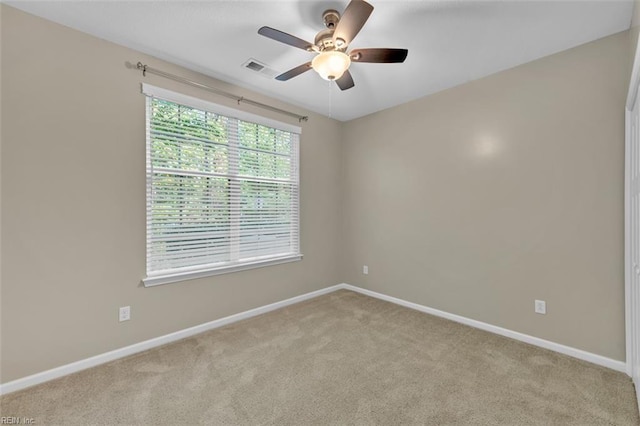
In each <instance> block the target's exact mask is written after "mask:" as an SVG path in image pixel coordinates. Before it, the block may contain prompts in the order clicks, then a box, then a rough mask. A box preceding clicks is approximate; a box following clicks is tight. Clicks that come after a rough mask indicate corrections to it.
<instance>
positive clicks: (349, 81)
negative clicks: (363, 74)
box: [336, 70, 355, 90]
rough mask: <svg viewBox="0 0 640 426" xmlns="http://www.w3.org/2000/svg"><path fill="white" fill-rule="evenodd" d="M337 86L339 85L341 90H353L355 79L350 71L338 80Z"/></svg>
mask: <svg viewBox="0 0 640 426" xmlns="http://www.w3.org/2000/svg"><path fill="white" fill-rule="evenodd" d="M336 84H337V85H338V87H339V88H340V90H347V89H351V88H352V87H353V86H355V83H354V82H353V77H352V76H351V73H350V72H349V70H346V71H345V72H344V74H342V77H340V78H339V79H337V80H336Z"/></svg>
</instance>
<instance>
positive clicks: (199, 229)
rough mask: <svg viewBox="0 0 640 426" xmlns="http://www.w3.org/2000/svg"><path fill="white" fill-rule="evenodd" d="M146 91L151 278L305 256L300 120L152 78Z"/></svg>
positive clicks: (172, 278)
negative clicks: (194, 94) (269, 116)
mask: <svg viewBox="0 0 640 426" xmlns="http://www.w3.org/2000/svg"><path fill="white" fill-rule="evenodd" d="M143 92H144V93H145V94H147V278H146V279H145V280H144V283H145V285H157V284H164V283H167V282H173V281H178V280H183V279H189V278H197V277H201V276H206V275H212V274H216V273H221V272H230V271H235V270H239V269H246V268H248V267H256V266H263V265H269V264H273V263H281V262H285V261H292V260H298V259H300V256H301V255H300V244H299V211H298V210H299V207H298V206H299V202H298V201H299V171H298V157H299V155H298V152H299V137H300V136H299V133H300V131H299V128H295V127H294V126H290V125H287V124H284V123H278V122H273V121H269V120H266V119H264V118H262V117H257V116H253V115H249V114H246V113H243V112H241V111H235V110H230V109H226V108H223V107H221V106H218V105H215V104H210V103H208V102H206V101H202V100H198V99H195V98H190V97H187V96H184V95H179V94H176V93H173V92H169V91H166V90H163V89H159V88H155V87H152V86H148V85H143ZM221 111H222V112H224V113H225V114H226V115H223V114H221V113H220V112H221ZM238 116H242V118H243V119H241V118H236V117H238ZM247 118H248V119H247ZM258 121H260V122H262V123H258ZM292 130H293V131H292ZM295 130H298V131H297V132H296V131H295Z"/></svg>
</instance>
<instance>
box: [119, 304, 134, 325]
mask: <svg viewBox="0 0 640 426" xmlns="http://www.w3.org/2000/svg"><path fill="white" fill-rule="evenodd" d="M119 313H120V315H119V317H118V318H119V320H120V322H122V321H129V320H130V319H131V306H123V307H121V308H120V312H119Z"/></svg>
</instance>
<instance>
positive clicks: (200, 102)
mask: <svg viewBox="0 0 640 426" xmlns="http://www.w3.org/2000/svg"><path fill="white" fill-rule="evenodd" d="M142 93H143V94H144V95H145V127H146V173H145V174H146V195H145V201H146V206H147V207H146V213H145V224H146V238H145V241H146V245H145V255H146V256H145V265H146V266H145V269H146V277H145V278H144V279H143V280H142V283H143V284H144V286H145V287H151V286H156V285H161V284H168V283H173V282H178V281H185V280H191V279H196V278H203V277H208V276H214V275H220V274H227V273H232V272H238V271H244V270H248V269H254V268H261V267H265V266H271V265H277V264H282V263H289V262H296V261H299V260H301V259H302V257H303V255H302V252H301V247H300V229H301V226H300V168H299V165H300V152H299V144H300V135H301V133H302V128H301V127H299V126H295V125H292V124H288V123H283V122H280V121H277V120H273V119H270V118H267V117H263V116H260V115H256V114H252V113H249V112H246V111H241V110H237V109H234V108H230V107H227V106H223V105H219V104H216V103H214V102H210V101H207V100H204V99H200V98H196V97H192V96H188V95H184V94H182V93H178V92H174V91H171V90H168V89H163V88H160V87H157V86H153V85H150V84H146V83H142ZM152 98H156V99H160V100H163V101H168V102H172V103H176V104H180V105H183V106H186V107H189V108H194V109H197V110H201V111H206V112H210V113H213V114H217V115H220V116H224V117H227V118H230V119H233V120H239V121H244V122H249V123H253V124H258V125H262V126H267V127H270V128H273V129H277V130H282V131H285V132H289V133H294V134H297V135H298V137H297V140H296V143H295V144H293V146H292V153H291V155H292V159H294V156H295V159H294V160H295V167H296V170H295V173H294V174H293V176H292V181H293V182H294V184H295V188H296V191H297V196H296V197H295V201H294V202H292V211H293V212H294V214H295V218H296V223H295V225H294V226H296V227H297V228H296V231H297V232H296V237H297V241H296V243H295V247H296V248H297V253H294V254H286V255H282V256H277V255H275V256H269V257H268V258H264V259H260V258H255V259H256V260H252V261H237V262H234V263H232V264H227V265H221V266H216V267H208V268H207V267H206V265H198V266H191V267H183V268H180V269H179V270H177V268H175V269H176V272H175V273H171V272H169V273H162V274H160V273H150V271H149V247H150V245H149V244H150V243H149V231H148V226H149V218H150V213H151V203H150V200H151V197H152V193H151V191H152V185H151V178H152V176H153V174H154V172H153V168H152V164H151V117H150V115H149V102H151V99H152ZM236 124H237V121H236ZM236 149H239V148H238V147H236ZM230 181H231V180H230ZM169 271H170V270H169Z"/></svg>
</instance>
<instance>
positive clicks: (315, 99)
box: [6, 0, 633, 121]
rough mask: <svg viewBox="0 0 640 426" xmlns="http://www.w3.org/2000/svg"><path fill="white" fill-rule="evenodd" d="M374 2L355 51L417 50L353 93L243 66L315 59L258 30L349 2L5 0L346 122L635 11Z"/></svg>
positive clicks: (625, 5)
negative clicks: (282, 78)
mask: <svg viewBox="0 0 640 426" xmlns="http://www.w3.org/2000/svg"><path fill="white" fill-rule="evenodd" d="M369 2H370V3H371V4H372V5H373V6H374V7H375V9H374V11H373V13H372V15H371V17H370V18H369V21H368V22H367V24H366V25H365V26H364V28H363V30H362V31H361V32H360V34H359V35H358V36H357V37H356V38H355V40H354V41H353V43H352V44H351V48H363V47H399V48H407V49H409V55H408V57H407V60H406V61H405V63H403V64H364V63H356V64H353V65H352V66H351V73H352V75H353V78H354V81H355V84H356V85H355V87H354V88H352V89H350V90H347V91H344V92H342V91H340V90H339V89H338V88H337V87H336V86H335V84H332V83H329V82H326V81H324V80H322V79H321V78H320V76H318V75H317V74H316V73H315V72H313V71H309V72H306V73H304V74H302V75H300V76H298V77H296V78H294V79H292V80H289V81H287V82H280V81H276V80H275V79H273V78H267V77H266V76H264V75H262V74H259V73H256V72H254V71H250V70H248V69H245V68H243V67H242V64H243V63H244V62H246V60H247V59H249V58H254V59H257V60H258V61H259V62H262V63H264V64H266V65H267V66H268V67H270V68H272V69H273V70H275V71H276V72H277V73H281V72H284V71H287V70H288V69H290V68H293V67H295V66H297V65H300V64H302V63H305V62H307V61H309V60H310V59H311V57H312V54H310V53H308V52H305V51H303V50H300V49H296V48H293V47H289V46H286V45H284V44H281V43H278V42H275V41H273V40H270V39H268V38H265V37H262V36H260V35H258V33H257V31H258V28H260V27H261V26H263V25H266V26H270V27H273V28H276V29H279V30H281V31H284V32H287V33H289V34H293V35H295V36H297V37H299V38H302V39H305V40H308V41H311V42H313V39H314V37H315V34H316V33H317V32H318V31H320V30H321V29H324V26H323V24H322V18H321V15H322V12H323V11H324V10H325V9H331V8H333V9H337V10H339V11H340V12H342V11H343V10H344V8H345V7H346V5H347V4H348V1H347V0H340V1H336V0H313V1H290V0H279V1H267V0H263V1H239V0H235V1H230V0H218V1H199V2H195V1H187V2H185V1H183V2H180V1H75V2H68V1H43V2H32V1H29V2H25V1H7V2H6V3H8V4H10V5H11V6H13V7H16V8H18V9H22V10H24V11H26V12H29V13H32V14H34V15H38V16H41V17H44V18H46V19H49V20H51V21H55V22H58V23H61V24H63V25H66V26H69V27H71V28H75V29H77V30H80V31H83V32H87V33H89V34H93V35H95V36H97V37H100V38H103V39H106V40H110V41H113V42H115V43H118V44H121V45H125V46H128V47H131V48H133V49H136V50H139V51H141V52H144V53H148V54H151V55H154V56H156V57H158V58H161V59H165V60H167V61H170V62H173V63H176V64H179V65H182V66H185V67H187V68H190V69H193V70H195V71H199V72H202V73H204V74H207V75H210V76H212V77H216V78H218V79H220V80H224V81H226V82H229V83H234V84H237V85H239V86H242V87H246V88H250V89H253V90H256V91H258V92H261V93H263V94H266V95H270V96H272V97H274V98H277V99H281V100H284V101H287V102H290V103H292V104H294V105H298V106H300V107H304V108H306V109H309V110H312V111H316V112H318V113H320V114H324V115H327V116H330V117H333V118H336V119H338V120H343V121H346V120H350V119H353V118H357V117H361V116H363V115H366V114H370V113H372V112H375V111H379V110H382V109H385V108H389V107H391V106H394V105H398V104H401V103H404V102H407V101H409V100H412V99H416V98H420V97H423V96H425V95H429V94H431V93H435V92H438V91H440V90H443V89H446V88H449V87H453V86H456V85H459V84H462V83H465V82H467V81H470V80H475V79H478V78H480V77H483V76H486V75H489V74H492V73H495V72H497V71H500V70H504V69H507V68H511V67H514V66H516V65H519V64H522V63H525V62H529V61H532V60H534V59H537V58H540V57H543V56H546V55H550V54H552V53H556V52H559V51H562V50H565V49H568V48H571V47H574V46H577V45H580V44H583V43H587V42H589V41H592V40H596V39H598V38H602V37H605V36H608V35H610V34H614V33H617V32H620V31H623V30H626V29H628V28H629V26H630V22H631V15H632V11H633V1H632V0H605V1H581V0H572V1H560V0H556V1H553V0H551V1H523V0H503V1H482V0H466V1H464V0H430V1H411V0H404V1H389V0H369ZM136 60H137V59H136V58H131V61H133V62H135V61H136ZM150 65H152V64H150Z"/></svg>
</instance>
